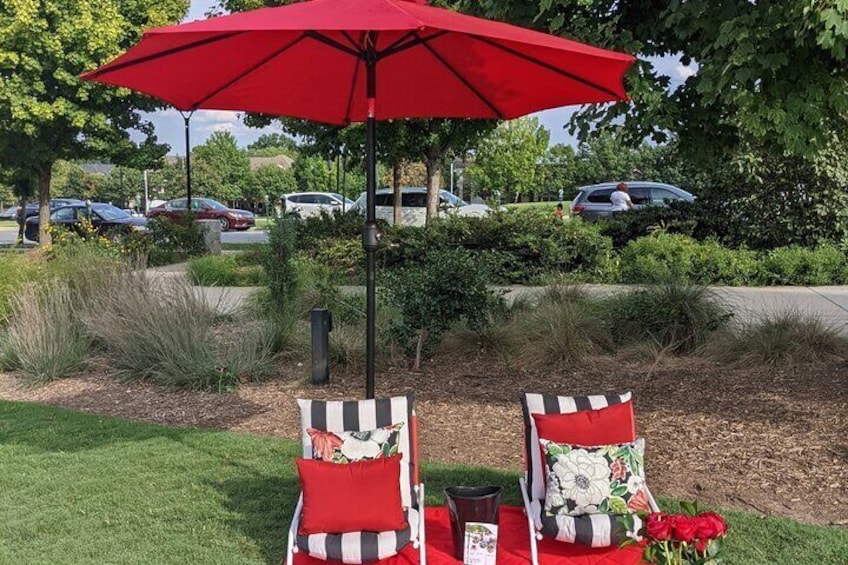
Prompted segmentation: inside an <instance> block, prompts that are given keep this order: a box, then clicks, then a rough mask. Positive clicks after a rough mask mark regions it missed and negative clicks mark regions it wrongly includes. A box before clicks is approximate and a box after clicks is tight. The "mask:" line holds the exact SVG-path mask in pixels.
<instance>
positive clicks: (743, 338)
mask: <svg viewBox="0 0 848 565" xmlns="http://www.w3.org/2000/svg"><path fill="white" fill-rule="evenodd" d="M705 353H706V355H707V356H709V357H711V358H713V359H716V360H718V361H721V362H725V363H730V364H734V365H749V366H750V365H753V366H757V365H765V366H777V365H796V364H801V363H811V362H819V361H831V360H834V359H840V358H841V359H844V358H845V357H846V355H848V339H846V338H845V337H844V336H842V335H841V334H840V333H839V330H838V329H837V328H836V327H835V326H834V325H833V324H827V323H825V322H824V321H823V320H822V319H821V318H817V317H812V316H807V315H803V314H801V313H800V312H798V311H796V310H790V311H785V312H779V313H775V314H767V315H765V316H763V317H762V318H761V319H759V320H756V321H754V322H750V323H747V324H745V325H743V326H742V327H740V328H736V329H734V330H733V331H727V332H722V333H720V334H717V336H716V338H715V339H713V340H712V341H711V342H710V343H709V345H708V346H707V348H706V349H705Z"/></svg>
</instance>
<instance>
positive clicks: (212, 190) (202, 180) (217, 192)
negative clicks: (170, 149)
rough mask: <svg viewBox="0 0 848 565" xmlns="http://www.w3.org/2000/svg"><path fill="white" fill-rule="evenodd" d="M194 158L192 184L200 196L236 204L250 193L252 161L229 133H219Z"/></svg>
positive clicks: (202, 146) (207, 141) (196, 149)
mask: <svg viewBox="0 0 848 565" xmlns="http://www.w3.org/2000/svg"><path fill="white" fill-rule="evenodd" d="M192 157H193V160H192V165H193V169H192V183H193V184H194V187H196V191H197V193H198V194H202V195H204V196H208V197H210V198H217V199H218V200H237V199H239V198H242V197H243V196H244V195H245V193H247V192H249V191H250V181H251V176H250V159H248V157H247V154H246V153H245V152H244V151H242V150H241V149H239V148H238V144H237V143H236V138H235V137H234V136H233V134H231V133H230V132H228V131H225V132H221V131H216V132H215V133H213V134H212V135H211V136H209V139H207V140H206V143H204V144H203V145H200V146H198V147H196V148H195V149H194V151H192Z"/></svg>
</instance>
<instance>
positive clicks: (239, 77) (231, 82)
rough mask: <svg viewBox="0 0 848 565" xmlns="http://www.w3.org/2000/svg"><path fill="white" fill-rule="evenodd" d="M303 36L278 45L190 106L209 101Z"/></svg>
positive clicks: (303, 35)
mask: <svg viewBox="0 0 848 565" xmlns="http://www.w3.org/2000/svg"><path fill="white" fill-rule="evenodd" d="M305 37H306V34H305V33H302V34H300V35H299V36H298V38H297V39H295V40H294V41H292V42H291V43H288V44H286V45H283V46H282V47H280V48H279V49H277V50H276V51H274V52H273V53H271V54H270V55H268V56H267V57H265V58H264V59H262V60H261V61H259V62H258V63H256V64H255V65H253V66H251V67H250V68H248V69H247V70H245V71H244V72H242V73H240V74H239V75H237V76H236V77H234V78H232V79H231V80H229V81H227V82H226V83H225V84H224V85H222V86H220V87H218V88H216V89H215V90H213V91H212V92H211V93H209V94H207V95H206V96H204V97H203V98H201V99H200V100H198V101H197V102H195V103H194V104H192V106H191V107H192V108H197V107H199V106H200V105H201V104H205V103H206V102H208V101H209V99H210V98H214V97H215V96H217V95H219V94H220V93H221V92H223V91H224V90H226V89H228V88H230V87H231V86H233V85H234V84H235V83H237V82H238V81H240V80H241V79H243V78H244V77H246V76H247V75H249V74H251V73H254V72H256V71H257V70H258V69H259V68H261V67H264V66H265V65H267V64H268V63H270V62H271V61H272V60H274V59H276V58H277V57H279V56H280V55H282V54H283V53H285V52H286V51H288V50H289V49H291V48H292V47H294V46H295V45H297V44H298V43H300V42H301V41H303V39H304V38H305Z"/></svg>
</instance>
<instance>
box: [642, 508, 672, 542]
mask: <svg viewBox="0 0 848 565" xmlns="http://www.w3.org/2000/svg"><path fill="white" fill-rule="evenodd" d="M671 529H672V521H671V520H670V519H669V516H666V515H665V514H663V513H662V512H655V513H653V514H650V515H649V516H648V518H647V519H646V520H645V533H646V534H648V537H649V538H651V539H654V540H657V541H668V540H670V539H671Z"/></svg>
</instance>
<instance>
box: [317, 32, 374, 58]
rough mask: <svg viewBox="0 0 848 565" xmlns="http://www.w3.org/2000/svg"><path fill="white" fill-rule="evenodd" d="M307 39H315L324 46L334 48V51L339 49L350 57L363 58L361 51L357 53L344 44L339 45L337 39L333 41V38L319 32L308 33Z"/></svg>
mask: <svg viewBox="0 0 848 565" xmlns="http://www.w3.org/2000/svg"><path fill="white" fill-rule="evenodd" d="M306 37H309V38H311V39H314V40H315V41H318V42H320V43H323V44H324V45H329V46H330V47H332V48H334V49H338V50H339V51H342V52H344V53H347V54H348V55H352V56H353V57H360V56H361V52H360V51H356V50H354V49H351V48H350V47H348V46H347V45H345V44H344V43H339V42H338V41H336V40H335V39H331V38H329V37H327V36H326V35H324V34H322V33H318V32H317V31H307V32H306Z"/></svg>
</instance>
